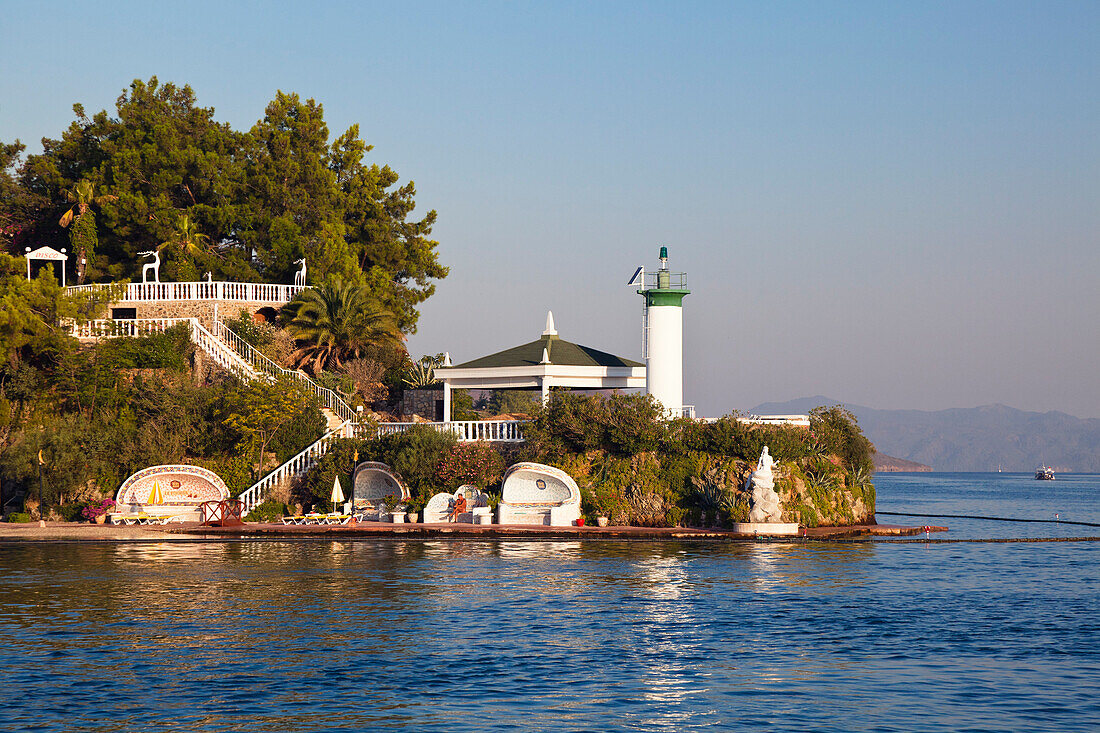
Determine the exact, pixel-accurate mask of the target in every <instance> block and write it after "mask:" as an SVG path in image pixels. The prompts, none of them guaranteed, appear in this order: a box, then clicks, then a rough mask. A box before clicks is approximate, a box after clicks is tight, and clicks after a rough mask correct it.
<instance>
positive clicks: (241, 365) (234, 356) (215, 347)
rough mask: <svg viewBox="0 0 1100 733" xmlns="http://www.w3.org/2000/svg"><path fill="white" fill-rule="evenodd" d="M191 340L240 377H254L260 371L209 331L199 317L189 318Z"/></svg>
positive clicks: (246, 378) (245, 378)
mask: <svg viewBox="0 0 1100 733" xmlns="http://www.w3.org/2000/svg"><path fill="white" fill-rule="evenodd" d="M191 340H192V341H194V342H195V344H196V345H197V346H198V347H199V348H200V349H202V350H203V351H205V352H206V353H207V354H208V355H209V356H210V358H211V359H213V360H214V361H215V362H216V363H218V364H219V365H221V366H222V367H225V368H226V369H228V370H229V371H230V372H232V373H233V374H234V375H236V376H237V377H239V378H240V379H244V380H248V379H255V378H256V377H258V376H259V375H260V373H259V372H258V371H257V370H256V369H255V368H253V366H252V364H250V363H248V362H247V361H246V360H245V359H243V358H242V357H241V355H240V354H238V353H237V352H236V351H234V350H233V349H232V348H230V347H229V346H228V345H227V344H225V343H224V342H222V341H221V340H220V339H218V337H217V336H215V335H214V334H213V333H211V332H210V331H209V330H208V329H207V328H206V326H204V325H202V323H200V322H199V319H197V318H192V319H191Z"/></svg>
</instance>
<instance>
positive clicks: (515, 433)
mask: <svg viewBox="0 0 1100 733" xmlns="http://www.w3.org/2000/svg"><path fill="white" fill-rule="evenodd" d="M527 422H529V421H527V420H458V421H454V422H418V423H411V422H386V423H381V424H379V425H377V426H371V425H364V424H359V425H355V426H354V435H355V437H357V438H381V437H383V436H386V435H394V434H396V433H403V432H405V431H406V430H409V429H410V428H413V427H415V426H423V427H427V428H431V429H432V430H437V431H439V432H441V433H444V432H449V433H454V435H455V437H456V438H458V441H459V442H460V443H470V442H474V441H486V442H490V443H522V442H523V439H524V438H523V425H524V424H525V423H527Z"/></svg>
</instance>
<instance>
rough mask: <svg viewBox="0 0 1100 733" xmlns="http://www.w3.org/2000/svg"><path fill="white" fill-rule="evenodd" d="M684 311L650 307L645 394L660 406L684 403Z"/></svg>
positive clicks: (672, 407)
mask: <svg viewBox="0 0 1100 733" xmlns="http://www.w3.org/2000/svg"><path fill="white" fill-rule="evenodd" d="M683 332H684V309H683V308H681V307H680V306H678V305H659V306H653V305H651V306H649V358H648V359H646V392H648V393H649V394H651V395H653V396H654V397H655V398H656V399H657V401H658V402H660V403H661V405H662V407H664V408H665V410H666V411H668V410H679V409H680V408H681V407H682V406H683V404H684V372H683V369H684V367H683V364H684V336H683Z"/></svg>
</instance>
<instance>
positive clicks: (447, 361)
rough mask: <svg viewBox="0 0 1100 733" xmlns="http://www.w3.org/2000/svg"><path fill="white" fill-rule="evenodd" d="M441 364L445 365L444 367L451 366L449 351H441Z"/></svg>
mask: <svg viewBox="0 0 1100 733" xmlns="http://www.w3.org/2000/svg"><path fill="white" fill-rule="evenodd" d="M443 366H445V367H449V366H451V352H449V351H444V352H443Z"/></svg>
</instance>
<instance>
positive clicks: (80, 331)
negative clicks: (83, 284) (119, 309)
mask: <svg viewBox="0 0 1100 733" xmlns="http://www.w3.org/2000/svg"><path fill="white" fill-rule="evenodd" d="M191 320H193V319H191V318H132V319H129V320H125V321H121V320H120V321H114V320H111V319H109V318H97V319H96V320H94V321H85V322H84V323H75V322H74V323H68V324H66V325H65V327H66V328H67V329H68V330H69V333H70V334H71V335H72V336H75V337H76V338H78V339H90V338H94V339H99V338H118V337H120V336H130V337H136V336H148V335H149V334H151V333H164V332H165V331H167V330H168V329H170V328H172V327H173V326H178V325H179V324H181V323H190V322H191Z"/></svg>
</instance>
